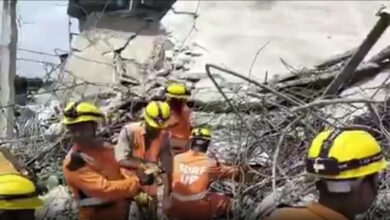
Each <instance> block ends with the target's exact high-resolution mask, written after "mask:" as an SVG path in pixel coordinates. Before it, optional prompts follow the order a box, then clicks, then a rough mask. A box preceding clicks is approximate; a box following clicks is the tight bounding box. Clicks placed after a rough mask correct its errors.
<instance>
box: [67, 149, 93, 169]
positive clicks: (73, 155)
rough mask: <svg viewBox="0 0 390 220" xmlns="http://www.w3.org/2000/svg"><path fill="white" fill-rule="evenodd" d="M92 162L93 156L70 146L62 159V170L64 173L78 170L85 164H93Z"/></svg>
mask: <svg viewBox="0 0 390 220" xmlns="http://www.w3.org/2000/svg"><path fill="white" fill-rule="evenodd" d="M94 162H95V160H94V158H93V157H91V156H89V155H88V154H86V153H84V152H81V151H79V150H77V149H75V148H72V149H71V150H70V151H69V152H68V154H67V156H66V157H65V159H64V162H63V170H64V173H66V172H67V171H70V172H75V171H79V170H80V169H82V168H84V167H86V166H87V165H93V164H94Z"/></svg>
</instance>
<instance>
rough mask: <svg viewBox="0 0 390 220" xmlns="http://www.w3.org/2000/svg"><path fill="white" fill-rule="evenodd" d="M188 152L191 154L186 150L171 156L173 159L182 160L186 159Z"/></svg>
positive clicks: (188, 155)
mask: <svg viewBox="0 0 390 220" xmlns="http://www.w3.org/2000/svg"><path fill="white" fill-rule="evenodd" d="M190 154H191V153H190V151H186V152H183V153H180V154H177V155H175V156H174V157H173V158H174V160H177V161H182V160H186V159H187V158H189V157H190Z"/></svg>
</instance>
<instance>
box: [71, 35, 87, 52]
mask: <svg viewBox="0 0 390 220" xmlns="http://www.w3.org/2000/svg"><path fill="white" fill-rule="evenodd" d="M71 44H72V49H74V50H77V51H82V50H84V49H86V48H87V47H89V46H90V45H91V44H92V42H91V41H90V40H89V39H88V38H87V37H85V36H83V35H74V37H73V39H72V42H71Z"/></svg>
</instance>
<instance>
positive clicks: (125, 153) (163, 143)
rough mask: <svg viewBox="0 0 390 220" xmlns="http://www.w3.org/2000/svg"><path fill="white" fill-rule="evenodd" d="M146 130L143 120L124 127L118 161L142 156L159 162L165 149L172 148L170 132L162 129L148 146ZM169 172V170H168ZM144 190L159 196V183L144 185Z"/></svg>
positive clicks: (147, 159)
mask: <svg viewBox="0 0 390 220" xmlns="http://www.w3.org/2000/svg"><path fill="white" fill-rule="evenodd" d="M145 134H146V131H145V128H144V126H143V124H142V122H137V123H130V124H128V125H126V126H125V127H124V129H123V130H122V131H121V134H119V139H118V144H117V146H116V147H115V157H116V160H117V161H121V160H123V159H129V157H134V158H140V159H143V160H146V161H149V162H154V163H156V162H159V159H160V154H161V152H162V151H163V150H168V152H169V150H170V146H169V133H168V132H166V131H162V132H160V133H159V135H158V136H157V137H156V138H154V139H153V140H150V143H149V145H148V146H147V140H146V136H145ZM167 172H169V171H167ZM142 190H143V191H144V192H146V193H148V194H149V195H151V196H157V185H156V184H154V185H151V186H142Z"/></svg>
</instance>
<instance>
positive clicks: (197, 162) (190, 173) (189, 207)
mask: <svg viewBox="0 0 390 220" xmlns="http://www.w3.org/2000/svg"><path fill="white" fill-rule="evenodd" d="M173 165H174V168H173V186H172V193H171V196H172V207H171V208H170V210H168V213H167V214H168V216H169V217H170V218H171V219H186V220H190V219H194V220H198V219H210V218H212V217H213V216H220V215H223V214H226V213H227V212H228V211H229V209H230V207H231V200H230V198H229V197H227V196H224V195H220V194H217V193H211V192H208V188H209V186H210V184H211V183H212V182H213V181H214V180H216V179H217V178H225V177H231V176H233V175H235V174H237V173H238V169H236V168H233V167H228V166H223V165H221V164H218V163H217V162H216V161H215V160H213V159H210V158H209V157H208V156H207V155H206V154H205V153H201V152H195V151H192V150H189V151H187V152H185V153H182V154H179V155H176V156H175V158H174V162H173Z"/></svg>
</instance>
